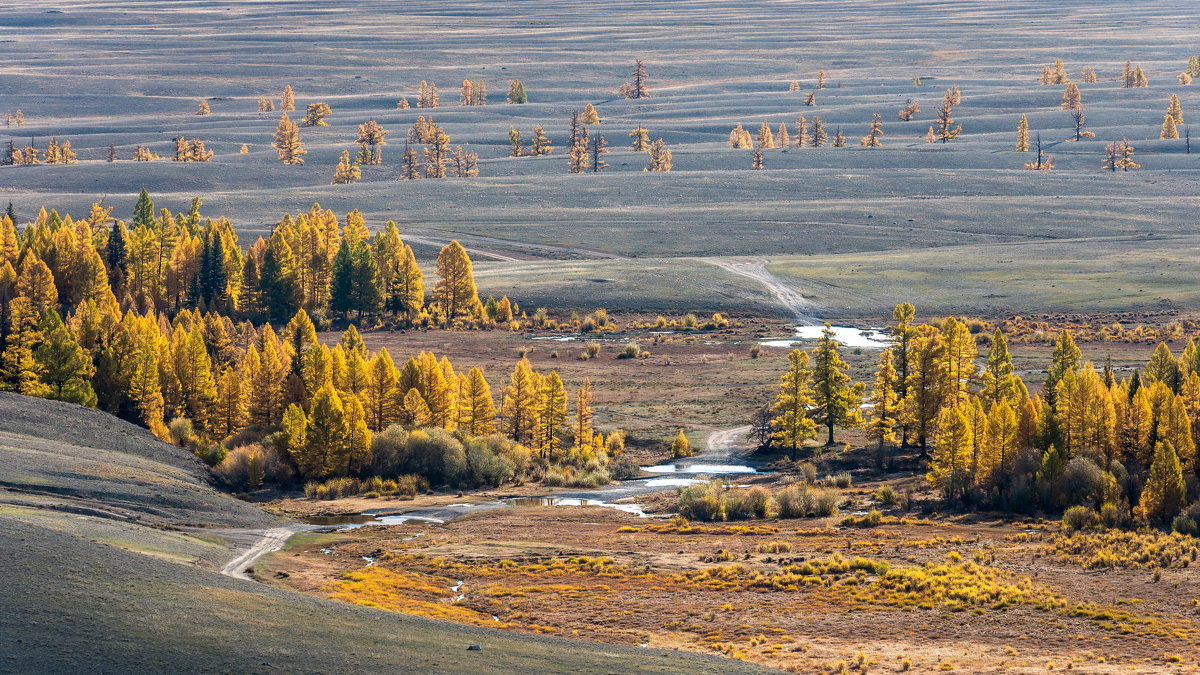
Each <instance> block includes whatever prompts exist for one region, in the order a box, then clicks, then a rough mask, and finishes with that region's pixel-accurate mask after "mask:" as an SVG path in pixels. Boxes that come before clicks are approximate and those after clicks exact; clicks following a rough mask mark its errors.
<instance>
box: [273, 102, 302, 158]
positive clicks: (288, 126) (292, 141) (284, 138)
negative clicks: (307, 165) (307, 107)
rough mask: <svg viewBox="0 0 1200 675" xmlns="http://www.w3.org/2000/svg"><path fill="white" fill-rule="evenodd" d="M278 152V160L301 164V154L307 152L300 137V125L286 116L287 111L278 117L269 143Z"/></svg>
mask: <svg viewBox="0 0 1200 675" xmlns="http://www.w3.org/2000/svg"><path fill="white" fill-rule="evenodd" d="M271 147H273V148H275V151H276V152H277V153H278V154H279V161H281V162H283V163H284V164H291V165H296V164H303V163H304V158H303V157H301V155H306V154H308V151H307V150H305V149H304V142H303V141H302V140H301V139H300V127H299V126H298V125H297V124H296V123H295V122H293V121H292V120H291V119H289V118H288V116H287V113H284V114H283V117H281V118H279V126H277V127H275V141H274V142H273V143H272V144H271Z"/></svg>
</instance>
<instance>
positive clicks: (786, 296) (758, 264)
mask: <svg viewBox="0 0 1200 675" xmlns="http://www.w3.org/2000/svg"><path fill="white" fill-rule="evenodd" d="M698 260H700V261H702V262H706V263H708V264H710V265H716V266H717V267H720V268H722V269H725V270H728V271H730V272H733V273H734V274H737V275H739V276H743V277H746V278H747V279H753V280H755V281H757V282H758V283H760V284H762V285H763V286H765V287H766V289H767V290H768V291H770V292H771V295H774V296H775V299H776V300H778V301H779V304H780V305H783V307H784V308H785V309H787V310H788V311H789V312H791V313H792V315H793V316H795V317H796V320H797V321H799V322H800V323H802V324H808V325H818V324H819V323H820V320H819V319H817V317H816V316H815V315H814V314H813V310H814V309H816V307H815V305H813V303H812V302H811V301H809V300H808V299H806V298H805V297H804V296H803V295H800V294H799V293H797V292H796V291H795V290H793V289H792V288H790V287H788V286H786V285H785V284H784V283H783V282H782V281H780V280H779V277H777V276H775V275H774V274H771V272H770V271H768V270H767V260H765V259H763V258H753V259H748V260H726V259H723V258H698Z"/></svg>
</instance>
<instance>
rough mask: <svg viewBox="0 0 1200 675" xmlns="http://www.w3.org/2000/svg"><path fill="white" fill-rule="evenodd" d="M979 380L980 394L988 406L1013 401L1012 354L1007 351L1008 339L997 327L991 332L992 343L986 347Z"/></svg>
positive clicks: (1014, 391) (1014, 395) (1015, 386)
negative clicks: (981, 384) (986, 352)
mask: <svg viewBox="0 0 1200 675" xmlns="http://www.w3.org/2000/svg"><path fill="white" fill-rule="evenodd" d="M981 380H982V383H983V391H982V392H980V395H981V396H982V397H983V399H984V401H986V402H987V404H988V406H989V407H991V406H996V405H999V404H1001V403H1004V402H1006V401H1013V400H1015V398H1016V397H1017V394H1018V383H1017V376H1016V375H1015V374H1014V369H1013V362H1012V356H1011V355H1010V354H1009V352H1008V341H1007V340H1006V339H1005V338H1004V333H1003V332H1002V331H1001V330H1000V329H999V328H997V329H996V332H995V333H993V334H992V344H991V346H990V347H989V348H988V355H987V360H986V361H985V363H984V367H983V375H982V376H981Z"/></svg>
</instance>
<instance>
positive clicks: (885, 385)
mask: <svg viewBox="0 0 1200 675" xmlns="http://www.w3.org/2000/svg"><path fill="white" fill-rule="evenodd" d="M892 360H893V354H892V350H891V349H885V350H883V353H882V354H880V356H879V367H878V368H877V369H876V371H875V386H874V388H873V389H872V390H871V400H870V402H871V409H870V412H869V414H868V415H869V417H868V422H867V436H868V438H870V439H871V440H873V441H876V442H878V443H879V448H880V449H881V450H882V449H883V446H884V444H885V443H896V442H898V441H899V440H900V438H899V436H898V435H897V433H896V432H897V430H898V428H899V419H898V417H899V408H900V405H899V404H900V399H899V396H898V395H897V393H896V384H897V380H898V377H897V375H896V368H895V366H894V365H893V364H892Z"/></svg>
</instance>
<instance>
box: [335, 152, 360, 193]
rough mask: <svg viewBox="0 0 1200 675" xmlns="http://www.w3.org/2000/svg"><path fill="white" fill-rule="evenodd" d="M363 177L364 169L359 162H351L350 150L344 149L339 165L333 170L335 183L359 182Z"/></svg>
mask: <svg viewBox="0 0 1200 675" xmlns="http://www.w3.org/2000/svg"><path fill="white" fill-rule="evenodd" d="M361 178H362V169H360V168H359V167H358V164H353V163H351V162H350V151H349V150H343V151H342V156H341V158H340V159H338V163H337V167H336V168H335V169H334V170H333V185H349V184H350V183H357V182H358V181H359V179H361Z"/></svg>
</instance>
